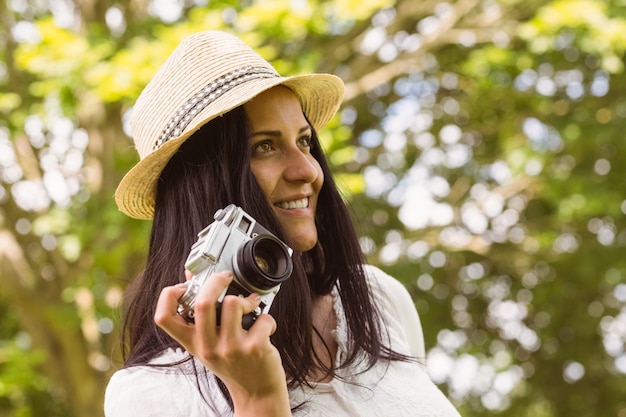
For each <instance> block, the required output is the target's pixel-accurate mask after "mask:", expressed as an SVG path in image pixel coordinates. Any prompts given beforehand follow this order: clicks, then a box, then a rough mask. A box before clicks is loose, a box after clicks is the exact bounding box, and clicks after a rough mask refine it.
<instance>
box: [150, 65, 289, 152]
mask: <svg viewBox="0 0 626 417" xmlns="http://www.w3.org/2000/svg"><path fill="white" fill-rule="evenodd" d="M276 77H279V75H278V74H277V73H276V72H275V71H273V70H271V69H269V68H266V67H251V66H246V67H243V68H240V69H237V70H235V71H232V72H229V73H227V74H224V75H222V76H221V77H219V78H218V79H216V80H213V81H211V82H210V83H209V84H208V85H207V86H206V87H204V88H203V89H202V90H200V91H199V92H198V93H196V94H195V95H194V96H193V97H191V98H190V99H189V100H187V102H186V103H185V104H184V105H183V106H182V107H181V108H180V109H179V110H178V111H177V112H176V114H175V115H174V117H172V119H170V121H169V123H168V124H167V126H166V127H165V129H163V131H162V132H161V134H160V135H159V138H158V139H157V141H156V142H155V143H154V146H153V148H152V151H156V150H157V149H159V148H160V147H161V146H163V144H165V143H166V142H167V141H169V140H170V139H172V138H175V137H178V136H180V135H181V133H182V132H183V131H184V130H185V128H186V127H187V125H189V123H190V122H191V121H192V120H193V118H194V117H195V116H196V115H197V114H198V113H200V112H201V111H202V110H203V109H204V108H205V107H206V106H208V105H209V104H211V103H212V102H214V101H215V100H217V99H218V98H219V97H221V96H222V95H223V94H224V93H226V92H228V91H229V90H231V89H232V88H234V87H236V86H238V85H240V84H243V83H245V82H247V81H250V80H255V79H258V78H276Z"/></svg>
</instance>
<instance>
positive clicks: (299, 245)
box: [289, 236, 317, 252]
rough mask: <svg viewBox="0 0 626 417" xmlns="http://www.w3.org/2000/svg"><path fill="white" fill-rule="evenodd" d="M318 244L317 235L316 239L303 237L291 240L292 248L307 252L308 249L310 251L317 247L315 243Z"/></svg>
mask: <svg viewBox="0 0 626 417" xmlns="http://www.w3.org/2000/svg"><path fill="white" fill-rule="evenodd" d="M316 244H317V236H315V238H314V239H311V238H308V239H303V238H301V237H300V238H297V239H294V240H293V241H292V242H291V245H289V246H291V248H292V249H293V250H297V251H298V252H306V251H310V250H311V249H313V248H314V247H315V245H316Z"/></svg>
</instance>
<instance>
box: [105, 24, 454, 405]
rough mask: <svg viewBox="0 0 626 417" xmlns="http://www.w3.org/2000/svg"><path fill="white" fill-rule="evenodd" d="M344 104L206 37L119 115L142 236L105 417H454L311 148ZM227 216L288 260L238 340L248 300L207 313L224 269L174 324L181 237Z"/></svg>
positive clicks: (414, 333) (132, 207) (245, 50)
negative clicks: (146, 230)
mask: <svg viewBox="0 0 626 417" xmlns="http://www.w3.org/2000/svg"><path fill="white" fill-rule="evenodd" d="M343 92H344V87H343V83H342V82H341V80H340V79H338V78H337V77H335V76H332V75H326V74H312V75H300V76H294V77H281V76H279V75H278V74H277V73H276V71H275V70H274V69H273V67H272V66H271V65H270V64H269V63H267V62H266V61H265V60H263V59H262V58H261V57H260V56H259V55H258V54H256V53H255V52H253V51H252V50H251V49H250V48H249V47H248V46H247V45H245V44H244V43H242V42H241V41H240V40H239V39H237V38H236V37H234V36H232V35H229V34H226V33H223V32H215V31H207V32H201V33H197V34H195V35H192V36H191V37H189V38H187V39H186V40H185V41H183V42H182V43H181V45H180V46H179V47H178V48H177V49H176V50H175V51H174V53H173V54H172V55H171V56H170V57H169V58H168V60H167V61H166V62H165V64H164V65H163V66H162V67H161V68H160V70H159V71H158V72H157V74H156V75H155V77H154V78H153V79H152V80H151V82H150V83H149V84H148V86H147V87H146V88H145V90H144V91H143V92H142V94H141V96H140V97H139V99H138V100H137V103H136V105H135V107H134V110H133V115H132V119H131V127H132V131H133V138H134V141H135V144H136V147H137V149H138V151H139V155H140V158H141V160H140V162H139V163H138V164H137V165H136V166H135V167H134V168H133V169H132V170H131V171H129V173H128V174H127V175H126V176H125V177H124V179H123V180H122V182H121V183H120V186H119V188H118V190H117V192H116V196H115V197H116V201H117V203H118V206H119V207H120V209H121V211H123V212H124V213H126V214H128V215H130V216H132V217H135V218H140V219H153V225H152V235H151V239H150V249H149V254H148V260H147V265H146V268H145V270H144V271H143V273H142V274H141V275H140V276H139V277H137V278H136V279H135V280H134V282H133V283H131V285H130V286H129V289H128V294H127V303H126V312H125V313H126V314H125V319H124V336H125V338H124V341H125V342H126V343H125V348H126V350H125V354H126V355H125V356H126V357H125V364H124V367H123V369H121V370H119V371H117V372H116V373H115V374H114V376H113V377H112V379H111V381H110V382H109V385H108V387H107V394H106V399H105V413H106V415H107V416H108V417H113V416H133V417H138V416H142V415H143V416H158V415H163V416H176V415H180V416H221V415H232V414H233V413H234V415H237V416H256V417H259V416H289V415H297V416H300V415H302V416H304V415H311V416H387V417H388V416H394V415H397V416H458V413H457V412H456V410H455V409H454V407H452V405H451V404H450V403H449V402H448V401H447V399H446V398H445V397H444V396H443V394H442V393H441V392H440V391H439V390H438V389H437V388H436V387H435V385H434V384H433V383H432V382H431V381H430V380H429V379H428V376H427V375H426V373H425V371H424V369H423V365H422V362H423V360H424V346H423V340H422V331H421V326H420V322H419V319H418V316H417V313H416V312H415V309H414V306H413V303H412V301H411V299H410V297H409V295H408V293H407V291H406V290H405V289H404V287H403V286H402V285H401V284H399V283H398V282H397V281H395V280H394V279H393V278H391V277H389V276H387V275H385V274H384V273H383V272H382V271H380V270H378V269H375V268H373V267H370V266H364V259H363V255H362V253H361V251H360V247H359V242H358V239H357V236H356V233H355V231H354V229H353V226H352V224H351V221H350V216H349V212H348V209H347V207H346V205H345V204H344V202H343V200H342V198H341V196H340V194H339V192H338V191H337V188H336V186H335V184H334V182H333V180H332V176H331V173H330V171H329V169H328V165H327V163H326V161H325V159H324V155H323V153H322V151H321V149H320V144H319V141H318V139H317V134H316V132H317V130H318V129H321V128H322V127H323V126H324V125H325V124H326V122H328V120H329V119H330V118H331V117H332V116H333V115H334V114H335V112H336V111H337V109H338V108H339V105H340V104H341V100H342V98H343ZM228 204H235V205H237V206H239V207H241V208H242V209H243V210H245V212H246V213H248V214H250V215H251V216H252V217H253V218H254V219H256V221H257V222H258V223H259V224H260V225H262V226H263V227H265V228H266V229H268V230H269V231H271V232H272V233H273V234H275V235H276V236H277V237H279V238H280V239H281V240H283V241H284V242H286V243H287V244H288V245H289V246H290V247H291V248H292V249H293V250H294V252H293V257H292V258H293V272H292V274H291V277H290V278H289V279H288V280H286V281H284V282H283V283H282V286H281V288H280V292H278V294H277V295H276V297H275V299H274V300H273V303H272V305H271V310H270V314H261V315H260V316H259V317H258V318H257V319H256V321H255V322H254V324H253V325H252V326H251V327H250V328H249V330H246V329H244V328H243V327H242V318H243V317H244V316H246V315H248V314H249V313H251V312H253V311H255V309H257V307H259V303H260V297H259V295H258V294H254V293H253V294H251V295H249V296H247V297H237V296H234V295H227V296H225V297H224V298H223V299H222V300H221V302H218V300H219V299H220V296H221V294H222V293H223V292H224V291H225V289H226V288H228V287H229V285H230V283H231V282H232V280H233V274H232V273H231V272H229V271H222V272H217V273H213V274H212V275H211V276H210V277H209V278H208V279H207V281H206V282H205V283H204V285H203V286H202V287H201V288H200V290H199V292H198V294H197V297H196V300H195V306H194V317H195V321H194V322H189V321H187V320H185V319H184V318H183V317H182V316H181V315H180V314H179V313H178V305H179V300H180V298H181V296H183V294H184V293H185V290H186V284H185V283H186V281H187V280H189V279H191V278H192V275H191V273H189V272H185V271H184V262H185V260H186V259H187V255H188V253H189V250H190V248H191V247H192V245H193V244H194V243H195V241H196V238H197V236H196V234H197V233H198V232H199V231H200V230H202V229H203V228H205V227H206V226H207V225H208V224H210V223H211V222H212V221H213V214H214V213H215V212H216V211H217V210H219V209H221V208H223V207H225V206H227V205H228ZM218 306H219V309H220V320H219V324H218V319H217V317H216V314H217V309H218Z"/></svg>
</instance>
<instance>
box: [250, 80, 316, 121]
mask: <svg viewBox="0 0 626 417" xmlns="http://www.w3.org/2000/svg"><path fill="white" fill-rule="evenodd" d="M244 109H245V110H246V113H247V115H248V118H249V120H250V122H251V124H252V126H253V128H254V129H255V130H256V129H258V128H261V127H263V126H264V125H268V124H272V123H289V124H297V125H298V126H300V125H307V124H308V123H307V122H306V119H305V117H304V114H303V112H302V105H301V104H300V101H299V100H298V98H297V97H296V95H295V94H294V93H293V92H292V91H291V90H290V89H288V88H287V87H283V86H277V87H274V88H271V89H269V90H267V91H264V92H263V93H261V94H259V95H258V96H256V97H255V98H253V99H252V100H250V101H249V102H247V103H246V104H244Z"/></svg>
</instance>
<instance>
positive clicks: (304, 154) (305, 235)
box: [244, 86, 324, 251]
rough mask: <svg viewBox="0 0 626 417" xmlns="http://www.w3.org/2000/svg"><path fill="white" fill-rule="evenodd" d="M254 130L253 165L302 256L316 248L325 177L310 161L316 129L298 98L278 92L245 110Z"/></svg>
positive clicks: (261, 97)
mask: <svg viewBox="0 0 626 417" xmlns="http://www.w3.org/2000/svg"><path fill="white" fill-rule="evenodd" d="M244 109H245V110H246V113H247V115H248V119H249V120H250V124H251V126H252V136H251V137H250V147H251V150H252V153H251V161H250V165H251V168H252V172H253V174H254V176H255V177H256V179H257V181H258V183H259V184H260V185H261V189H262V190H263V193H264V194H265V196H266V197H267V199H268V201H269V202H270V204H271V205H272V207H273V209H274V213H275V215H276V217H277V219H278V220H279V221H280V223H281V224H282V226H283V227H284V229H285V231H286V232H287V235H288V238H289V242H288V243H289V245H290V246H291V247H292V248H293V249H295V250H299V251H307V250H309V249H312V248H313V247H314V246H315V244H316V242H317V228H316V226H315V209H316V206H317V199H318V196H319V192H320V189H321V188H322V183H323V182H324V174H323V173H322V169H321V167H320V165H319V163H318V162H317V160H316V159H315V158H313V155H311V141H312V133H313V132H312V129H311V126H310V125H309V124H308V122H307V121H306V119H305V118H304V115H303V114H302V107H301V106H300V102H299V101H298V99H297V98H296V96H295V95H294V94H293V93H292V92H291V91H290V90H289V89H288V88H286V87H281V86H279V87H274V88H272V89H270V90H268V91H266V92H264V93H262V94H260V95H259V96H257V97H256V98H254V99H253V100H252V101H250V102H248V103H246V104H245V105H244Z"/></svg>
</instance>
